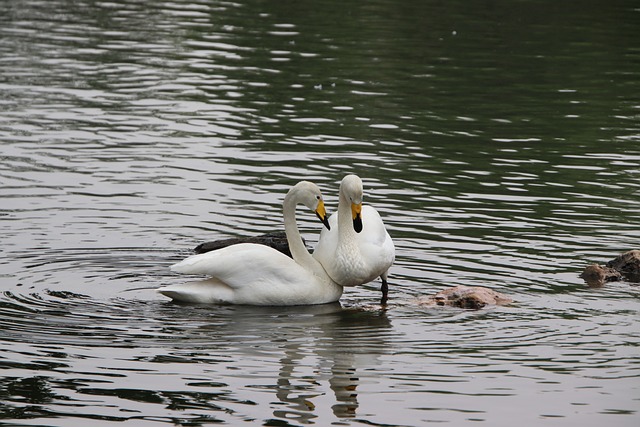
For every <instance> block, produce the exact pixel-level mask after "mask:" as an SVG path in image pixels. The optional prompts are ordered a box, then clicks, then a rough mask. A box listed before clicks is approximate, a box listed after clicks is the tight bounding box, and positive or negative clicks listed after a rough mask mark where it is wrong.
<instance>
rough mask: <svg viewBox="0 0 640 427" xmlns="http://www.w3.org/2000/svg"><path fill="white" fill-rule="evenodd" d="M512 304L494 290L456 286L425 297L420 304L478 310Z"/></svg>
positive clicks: (509, 299)
mask: <svg viewBox="0 0 640 427" xmlns="http://www.w3.org/2000/svg"><path fill="white" fill-rule="evenodd" d="M511 302H513V300H512V299H511V298H509V297H508V296H506V295H503V294H501V293H500V292H496V291H494V290H493V289H489V288H483V287H481V286H455V287H453V288H449V289H445V290H444V291H441V292H438V293H437V294H435V295H430V296H428V297H423V298H421V299H420V300H419V302H418V303H419V304H420V305H434V306H435V305H441V306H444V305H446V306H451V307H459V308H470V309H474V310H478V309H481V308H483V307H485V306H487V305H506V304H509V303H511Z"/></svg>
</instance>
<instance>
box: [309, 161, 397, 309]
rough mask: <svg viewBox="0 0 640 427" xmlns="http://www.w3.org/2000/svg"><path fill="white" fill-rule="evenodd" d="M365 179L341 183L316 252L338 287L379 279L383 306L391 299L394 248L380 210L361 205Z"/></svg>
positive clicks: (347, 179) (351, 178)
mask: <svg viewBox="0 0 640 427" xmlns="http://www.w3.org/2000/svg"><path fill="white" fill-rule="evenodd" d="M362 199H363V185H362V180H361V179H360V177H359V176H357V175H355V174H349V175H347V176H345V177H344V178H343V179H342V181H341V183H340V191H339V200H338V211H337V213H335V214H333V215H331V217H330V218H329V227H325V228H323V229H322V232H321V233H320V239H319V241H318V244H317V245H316V248H315V250H314V252H313V258H315V259H316V260H318V261H319V262H320V264H322V266H323V267H324V269H325V270H326V272H327V274H328V275H329V276H330V277H331V278H332V279H333V281H334V282H336V283H338V284H339V285H341V286H343V287H346V286H358V285H362V284H365V283H369V282H371V281H372V280H374V279H376V278H377V277H380V279H381V280H382V286H381V291H382V300H381V302H382V304H385V303H386V302H387V299H388V291H389V286H388V281H387V279H388V274H389V269H390V268H391V266H392V265H393V263H394V261H395V246H394V244H393V240H392V239H391V236H390V235H389V233H388V232H387V230H386V227H385V225H384V222H383V221H382V218H381V217H380V214H379V213H378V211H377V210H376V209H375V208H373V207H372V206H369V205H364V206H363V204H362Z"/></svg>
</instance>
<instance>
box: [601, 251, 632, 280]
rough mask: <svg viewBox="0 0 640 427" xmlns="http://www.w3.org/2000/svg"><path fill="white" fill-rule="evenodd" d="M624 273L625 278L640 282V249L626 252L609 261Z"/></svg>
mask: <svg viewBox="0 0 640 427" xmlns="http://www.w3.org/2000/svg"><path fill="white" fill-rule="evenodd" d="M607 267H609V268H613V269H615V270H617V271H619V272H620V274H622V276H623V277H624V278H625V280H628V281H630V282H640V250H634V251H629V252H625V253H623V254H622V255H620V256H618V257H616V258H615V259H612V260H611V261H609V262H608V263H607Z"/></svg>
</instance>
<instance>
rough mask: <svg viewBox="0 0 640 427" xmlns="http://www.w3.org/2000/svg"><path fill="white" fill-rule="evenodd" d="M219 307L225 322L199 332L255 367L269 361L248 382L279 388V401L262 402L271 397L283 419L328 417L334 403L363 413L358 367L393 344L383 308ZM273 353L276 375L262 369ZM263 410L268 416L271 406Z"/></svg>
mask: <svg viewBox="0 0 640 427" xmlns="http://www.w3.org/2000/svg"><path fill="white" fill-rule="evenodd" d="M209 309H210V308H209ZM220 309H222V310H224V311H226V316H225V317H227V316H228V318H226V319H225V321H224V324H222V325H221V324H218V325H217V326H215V327H213V326H201V328H200V330H199V331H198V335H202V332H205V333H206V334H207V335H209V336H210V339H214V340H215V343H216V352H224V353H227V354H231V355H232V357H234V358H236V357H237V360H240V361H242V362H246V361H251V370H254V369H255V364H256V363H262V362H265V363H264V366H260V365H259V367H258V368H259V369H258V370H259V372H258V373H256V374H252V375H251V377H246V376H243V377H242V378H243V380H244V379H245V378H250V379H252V380H253V381H255V382H254V383H252V384H246V383H245V384H244V385H243V386H242V388H249V389H253V390H262V391H265V390H267V391H271V392H274V393H275V397H276V400H275V401H269V402H268V403H266V402H264V401H262V400H261V401H260V404H261V405H263V406H264V405H266V404H268V405H269V406H270V407H271V409H272V410H273V416H274V417H275V418H277V419H279V420H288V421H293V420H297V421H298V422H300V423H310V422H311V420H313V419H315V418H318V417H319V416H321V415H322V416H323V417H326V414H327V409H328V405H331V410H332V412H333V414H334V416H335V417H336V418H338V419H341V418H351V417H354V416H356V414H357V412H358V407H359V403H358V387H359V385H360V382H361V377H360V375H362V373H361V372H359V368H360V367H361V366H367V367H369V368H370V367H371V366H375V365H378V364H379V363H380V362H379V361H378V359H379V358H380V356H382V355H383V354H388V353H389V352H390V351H391V350H390V349H389V346H390V344H389V337H390V336H391V333H392V332H393V331H392V325H391V322H390V321H389V319H388V317H387V315H386V311H385V310H381V309H376V310H374V309H369V308H367V307H347V308H343V307H342V306H341V304H340V303H332V304H324V305H316V306H305V307H249V306H226V307H224V308H222V307H220ZM202 329H205V330H206V331H203V330H202ZM394 333H395V332H394ZM248 337H250V338H248ZM278 354H280V356H277V355H278ZM274 356H276V360H277V363H278V364H279V368H278V371H277V376H276V377H273V376H272V374H269V373H265V371H266V369H262V368H264V367H268V365H269V364H270V363H269V362H268V360H269V359H272V358H273V357H274ZM240 371H242V372H245V371H246V369H245V368H241V369H240ZM245 374H246V372H245ZM328 389H329V390H331V392H332V394H333V398H332V399H329V396H330V393H328V392H327V391H328ZM238 392H239V391H238V390H236V391H235V392H234V393H233V394H235V393H238ZM229 397H231V396H229ZM235 397H237V396H235ZM258 412H259V414H260V416H264V413H265V411H264V408H261V409H260V410H259V411H258Z"/></svg>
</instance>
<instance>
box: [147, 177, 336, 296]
mask: <svg viewBox="0 0 640 427" xmlns="http://www.w3.org/2000/svg"><path fill="white" fill-rule="evenodd" d="M298 204H302V205H304V206H306V207H308V208H309V209H311V210H312V211H315V213H316V215H317V216H318V218H319V219H320V220H321V221H322V222H323V223H324V224H325V225H326V226H327V227H329V224H328V223H327V219H326V211H325V208H324V201H323V198H322V194H321V193H320V189H319V188H318V187H317V186H316V185H315V184H313V183H311V182H308V181H301V182H299V183H298V184H296V185H295V186H294V187H292V188H291V190H289V192H288V193H287V195H286V197H285V199H284V203H283V216H284V227H285V232H286V234H287V240H288V242H289V248H290V250H291V254H292V256H293V259H291V258H289V257H288V256H286V255H284V254H282V253H280V252H278V251H277V250H275V249H273V248H270V247H268V246H264V245H260V244H254V243H240V244H237V245H232V246H228V247H225V248H222V249H219V250H216V251H212V252H207V253H203V254H199V255H194V256H191V257H189V258H186V259H185V260H183V261H181V262H179V263H177V264H175V265H173V266H171V270H172V271H175V272H178V273H186V274H204V275H207V276H210V277H209V279H206V280H203V281H199V282H192V283H186V284H180V285H170V286H165V287H162V288H160V289H158V292H160V293H161V294H163V295H165V296H168V297H170V298H173V299H174V300H177V301H186V302H198V303H222V304H225V303H226V304H249V305H309V304H325V303H329V302H335V301H337V300H338V299H339V298H340V296H341V295H342V286H340V285H338V284H337V283H335V282H334V281H333V280H332V279H331V277H329V275H327V273H326V271H325V270H324V268H322V265H320V263H319V262H318V261H317V260H316V259H315V258H314V257H313V256H311V254H310V253H309V251H308V250H307V248H306V247H305V246H304V243H303V242H302V239H301V237H300V232H299V230H298V225H297V223H296V218H295V209H296V206H297V205H298Z"/></svg>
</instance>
